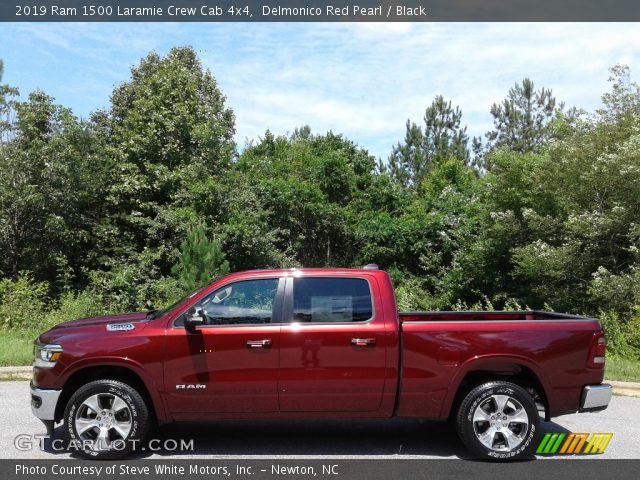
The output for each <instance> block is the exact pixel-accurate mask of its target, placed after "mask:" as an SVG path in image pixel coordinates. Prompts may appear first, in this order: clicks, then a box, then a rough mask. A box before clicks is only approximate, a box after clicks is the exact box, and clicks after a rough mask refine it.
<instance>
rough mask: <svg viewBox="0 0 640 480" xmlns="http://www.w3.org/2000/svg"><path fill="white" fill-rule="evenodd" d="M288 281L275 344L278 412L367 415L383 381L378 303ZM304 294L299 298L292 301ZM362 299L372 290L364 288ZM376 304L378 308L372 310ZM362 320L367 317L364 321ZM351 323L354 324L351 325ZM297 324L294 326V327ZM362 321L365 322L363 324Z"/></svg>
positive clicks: (340, 289) (344, 289)
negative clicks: (364, 294) (279, 328)
mask: <svg viewBox="0 0 640 480" xmlns="http://www.w3.org/2000/svg"><path fill="white" fill-rule="evenodd" d="M313 283H314V282H313V281H311V282H309V279H299V278H296V279H288V280H287V287H286V292H287V293H286V300H285V303H286V304H287V305H288V307H287V308H285V320H290V323H289V324H287V325H284V326H283V327H282V333H281V338H280V380H279V383H278V387H279V404H280V410H281V411H283V412H298V411H307V412H373V411H376V410H377V409H379V408H380V404H381V401H382V394H383V389H384V385H385V375H386V341H387V336H386V334H385V326H384V318H382V317H381V316H382V313H379V315H380V316H378V317H376V313H375V312H382V311H383V309H382V308H381V305H380V304H379V299H378V300H376V299H373V300H371V298H370V299H369V301H370V302H373V303H370V304H369V305H370V306H369V309H370V313H369V314H367V315H365V314H364V313H363V312H366V309H367V307H366V306H365V303H366V302H363V299H362V295H361V294H360V293H361V292H360V293H359V292H358V291H356V290H357V289H355V290H354V289H350V288H349V286H348V285H342V284H341V285H331V282H329V283H326V284H324V285H322V282H317V283H316V284H315V285H314V284H313ZM296 288H297V289H298V297H300V296H301V293H302V291H303V290H306V293H305V295H302V296H303V297H304V298H302V299H301V298H298V301H297V302H296V301H295V300H294V296H295V290H296ZM366 291H367V295H368V296H369V297H371V293H370V292H372V291H374V289H373V288H369V285H368V284H367V290H366ZM376 303H378V304H377V305H376ZM363 316H365V317H367V318H368V317H371V318H370V319H365V318H363ZM353 318H356V319H358V320H360V321H351V322H348V320H349V319H353ZM298 320H299V321H298ZM363 320H367V321H363Z"/></svg>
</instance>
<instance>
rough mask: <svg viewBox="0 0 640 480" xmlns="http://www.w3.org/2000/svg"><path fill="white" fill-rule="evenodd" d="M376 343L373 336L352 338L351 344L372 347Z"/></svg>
mask: <svg viewBox="0 0 640 480" xmlns="http://www.w3.org/2000/svg"><path fill="white" fill-rule="evenodd" d="M375 344H376V339H375V338H352V339H351V345H353V346H354V347H373V346H374V345H375Z"/></svg>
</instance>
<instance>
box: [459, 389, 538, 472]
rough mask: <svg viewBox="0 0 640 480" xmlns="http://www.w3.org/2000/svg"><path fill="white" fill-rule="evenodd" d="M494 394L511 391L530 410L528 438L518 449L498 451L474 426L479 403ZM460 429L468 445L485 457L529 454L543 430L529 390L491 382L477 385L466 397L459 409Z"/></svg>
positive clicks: (494, 457)
mask: <svg viewBox="0 0 640 480" xmlns="http://www.w3.org/2000/svg"><path fill="white" fill-rule="evenodd" d="M491 395H509V396H511V397H513V398H515V399H516V400H517V401H518V402H520V404H521V405H522V407H523V408H524V409H525V411H526V412H527V415H528V417H529V425H528V426H527V432H526V435H525V439H524V440H523V441H522V443H521V444H520V445H518V446H517V447H516V448H515V449H513V450H510V451H506V452H497V451H494V450H491V449H490V448H488V447H486V446H485V445H483V444H482V443H481V442H480V440H478V438H477V436H476V433H475V430H474V427H473V414H474V412H475V411H476V408H477V407H478V405H480V404H481V403H482V402H483V401H485V400H486V399H487V398H489V397H490V396H491ZM458 420H459V433H460V435H461V437H462V440H463V441H464V443H465V445H466V446H467V447H468V448H470V449H471V450H472V451H473V452H474V453H476V454H477V455H478V456H479V457H481V458H487V459H493V460H503V461H504V460H515V459H518V458H526V457H528V456H530V455H531V454H532V449H533V446H534V445H535V439H536V438H537V437H538V431H539V415H538V411H537V409H536V406H535V403H534V402H533V399H532V398H531V397H530V395H529V394H528V393H527V392H526V390H524V389H522V388H520V387H518V386H517V385H510V384H488V385H482V386H480V387H478V388H476V389H474V390H473V391H472V392H471V393H470V394H469V395H468V396H467V398H466V399H465V401H464V402H463V404H462V406H461V410H460V413H459V417H458Z"/></svg>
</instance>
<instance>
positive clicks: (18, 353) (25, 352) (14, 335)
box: [0, 331, 38, 367]
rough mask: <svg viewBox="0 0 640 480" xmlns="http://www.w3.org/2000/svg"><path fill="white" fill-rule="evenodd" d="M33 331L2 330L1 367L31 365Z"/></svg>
mask: <svg viewBox="0 0 640 480" xmlns="http://www.w3.org/2000/svg"><path fill="white" fill-rule="evenodd" d="M37 336H38V334H36V333H33V332H16V331H0V367H9V366H19V365H31V361H32V360H33V358H32V355H33V340H34V339H35V338H36V337H37Z"/></svg>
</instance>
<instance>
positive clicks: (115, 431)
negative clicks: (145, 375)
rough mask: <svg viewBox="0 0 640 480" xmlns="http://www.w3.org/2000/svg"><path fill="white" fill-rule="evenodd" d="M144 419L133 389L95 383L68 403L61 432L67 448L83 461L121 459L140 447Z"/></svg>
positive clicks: (145, 414)
mask: <svg viewBox="0 0 640 480" xmlns="http://www.w3.org/2000/svg"><path fill="white" fill-rule="evenodd" d="M148 419H149V411H148V408H147V405H146V403H145V401H144V400H143V398H142V396H141V395H140V394H139V393H138V392H137V391H136V389H135V388H133V387H132V386H130V385H128V384H126V383H123V382H120V381H118V380H96V381H94V382H90V383H87V384H86V385H84V386H82V387H80V388H79V389H78V390H77V391H76V392H75V393H74V394H73V395H72V396H71V398H70V399H69V402H68V403H67V407H66V409H65V414H64V430H65V432H66V434H67V438H68V440H69V445H70V448H71V449H73V450H76V451H78V452H79V453H80V454H81V455H82V456H83V457H85V458H101V459H114V458H122V457H124V456H126V455H128V454H130V453H131V452H132V451H133V450H134V449H136V448H140V447H141V444H142V442H143V441H144V439H145V436H146V433H147V430H148Z"/></svg>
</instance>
